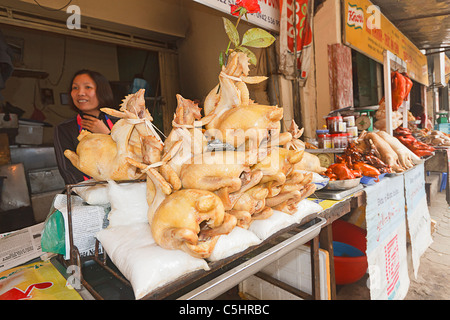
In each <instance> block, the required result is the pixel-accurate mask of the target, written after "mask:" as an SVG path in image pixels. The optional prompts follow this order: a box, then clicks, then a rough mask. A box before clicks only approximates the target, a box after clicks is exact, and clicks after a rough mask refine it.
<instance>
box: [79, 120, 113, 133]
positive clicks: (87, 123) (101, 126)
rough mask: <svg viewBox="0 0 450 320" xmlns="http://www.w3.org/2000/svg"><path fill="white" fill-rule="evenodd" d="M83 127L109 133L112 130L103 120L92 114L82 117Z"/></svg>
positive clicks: (91, 130) (92, 130) (96, 131)
mask: <svg viewBox="0 0 450 320" xmlns="http://www.w3.org/2000/svg"><path fill="white" fill-rule="evenodd" d="M81 127H82V128H83V129H87V130H89V131H90V132H92V133H104V134H109V133H110V132H111V131H110V130H109V128H108V127H107V126H106V124H105V123H104V122H103V121H102V120H100V119H97V118H94V117H90V116H85V117H84V118H83V117H82V118H81Z"/></svg>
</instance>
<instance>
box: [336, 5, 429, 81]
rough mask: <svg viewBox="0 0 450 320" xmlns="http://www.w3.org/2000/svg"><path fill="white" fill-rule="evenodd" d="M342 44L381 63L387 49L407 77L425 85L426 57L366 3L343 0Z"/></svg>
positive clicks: (377, 8) (375, 8)
mask: <svg viewBox="0 0 450 320" xmlns="http://www.w3.org/2000/svg"><path fill="white" fill-rule="evenodd" d="M342 11H343V20H344V21H343V26H344V30H343V35H344V43H345V44H347V45H349V46H350V47H352V48H354V49H356V50H358V51H360V52H362V53H364V54H366V55H367V56H369V57H371V58H372V59H374V60H376V61H378V62H379V63H383V52H384V51H385V50H389V51H391V52H392V53H394V54H395V55H396V56H397V57H399V58H400V59H402V60H403V61H405V62H406V68H407V71H408V75H409V76H410V77H411V78H412V79H413V80H415V81H417V82H419V83H421V84H423V85H425V86H428V63H427V57H426V56H425V55H424V54H423V53H422V52H420V50H419V49H418V48H417V47H416V46H415V45H414V44H413V43H412V42H411V41H410V40H409V39H408V38H407V37H405V36H404V35H403V33H401V32H400V31H399V30H398V29H397V28H396V27H395V26H394V25H393V24H392V23H391V22H390V21H389V20H388V19H387V18H386V17H385V16H384V15H383V14H382V13H381V12H380V9H379V7H377V6H375V5H373V4H372V3H371V2H370V1H369V0H344V2H343V10H342Z"/></svg>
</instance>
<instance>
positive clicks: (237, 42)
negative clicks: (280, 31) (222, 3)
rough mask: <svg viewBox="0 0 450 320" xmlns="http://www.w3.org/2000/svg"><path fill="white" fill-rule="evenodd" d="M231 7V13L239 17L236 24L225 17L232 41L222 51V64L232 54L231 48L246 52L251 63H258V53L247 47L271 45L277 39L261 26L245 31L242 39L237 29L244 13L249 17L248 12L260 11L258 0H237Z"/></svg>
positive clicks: (224, 20)
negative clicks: (232, 46)
mask: <svg viewBox="0 0 450 320" xmlns="http://www.w3.org/2000/svg"><path fill="white" fill-rule="evenodd" d="M230 7H231V14H232V15H233V16H237V17H238V19H237V22H236V24H235V25H234V24H233V23H232V22H231V21H230V20H228V19H227V18H223V24H224V27H225V32H226V33H227V35H228V38H229V39H230V41H229V42H228V46H227V49H226V50H225V51H221V52H220V55H219V63H220V66H223V65H225V64H226V61H227V59H228V55H229V54H230V50H234V51H241V52H244V53H245V54H246V55H247V56H248V58H249V61H250V63H251V64H253V65H256V62H257V59H256V55H255V54H254V53H253V52H252V51H251V50H249V49H248V48H247V47H252V48H266V47H269V46H270V45H271V44H272V43H273V42H274V41H275V37H274V36H272V35H271V34H270V33H269V32H267V31H265V30H263V29H261V28H251V29H248V30H247V31H246V32H245V33H244V35H243V36H242V41H241V39H240V36H239V32H238V31H237V26H238V25H239V22H240V21H241V18H242V17H243V16H244V15H245V18H247V14H248V13H250V14H253V13H260V12H261V8H260V6H259V4H258V0H236V3H235V4H231V5H230ZM231 44H233V45H234V49H231V48H230V46H231Z"/></svg>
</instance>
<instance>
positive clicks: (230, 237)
mask: <svg viewBox="0 0 450 320" xmlns="http://www.w3.org/2000/svg"><path fill="white" fill-rule="evenodd" d="M260 243H261V240H260V239H259V238H258V237H257V236H256V235H255V234H254V233H253V232H251V231H249V230H246V229H243V228H240V227H235V228H234V229H233V230H232V231H231V232H230V233H229V234H224V235H221V236H220V238H219V240H218V241H217V243H216V246H215V247H214V250H213V252H212V253H211V255H210V256H209V258H208V260H209V261H218V260H221V259H225V258H228V257H231V256H232V255H233V254H236V253H239V252H242V251H244V250H246V249H248V248H249V247H251V246H254V245H257V244H260Z"/></svg>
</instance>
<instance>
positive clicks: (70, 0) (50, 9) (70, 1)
mask: <svg viewBox="0 0 450 320" xmlns="http://www.w3.org/2000/svg"><path fill="white" fill-rule="evenodd" d="M34 2H36V4H37V5H38V6H39V7H41V8H42V9H45V10H48V11H60V10H62V9H64V8H65V7H67V6H68V5H69V4H71V3H72V0H69V2H67V4H66V5H65V6H63V7H61V8H59V9H52V8H46V7H44V6H42V5H41V4H40V3H39V2H37V0H34Z"/></svg>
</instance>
